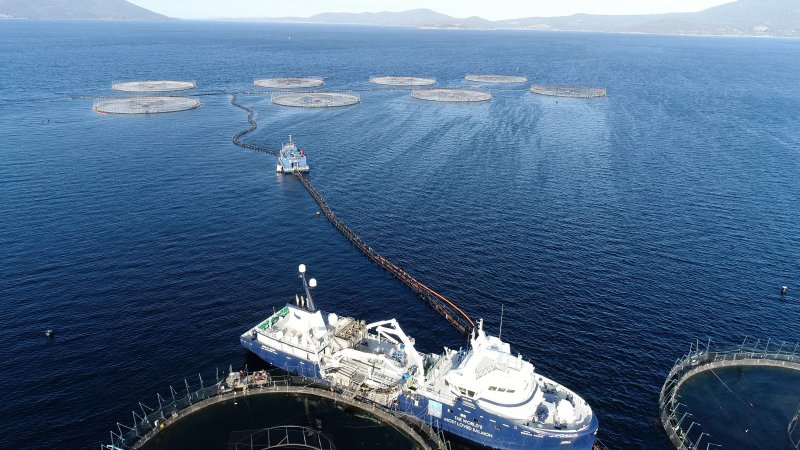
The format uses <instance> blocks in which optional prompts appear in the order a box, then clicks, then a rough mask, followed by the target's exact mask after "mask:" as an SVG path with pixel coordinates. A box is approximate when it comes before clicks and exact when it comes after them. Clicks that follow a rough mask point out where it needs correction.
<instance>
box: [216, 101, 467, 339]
mask: <svg viewBox="0 0 800 450" xmlns="http://www.w3.org/2000/svg"><path fill="white" fill-rule="evenodd" d="M231 104H232V105H233V106H236V107H239V108H241V109H243V110H245V111H247V121H248V123H249V124H250V126H248V127H247V128H245V129H244V130H242V131H239V132H238V133H236V134H234V135H233V139H232V141H233V143H234V144H235V145H238V146H239V147H242V148H246V149H248V150H253V151H257V152H261V153H267V154H269V155H272V156H276V157H277V156H280V152H279V151H277V150H273V149H270V148H268V147H264V146H261V145H256V144H250V143H247V142H243V141H242V138H243V137H244V136H246V135H248V134H249V133H251V132H253V131H255V129H256V128H258V124H257V123H256V121H255V119H254V115H255V111H254V110H253V109H252V108H250V107H249V106H246V105H243V104H241V103H239V100H238V98H237V97H236V94H233V96H232V98H231ZM295 175H296V176H297V178H298V179H299V180H300V182H301V183H302V184H303V186H304V187H305V188H306V190H307V191H308V193H309V194H310V195H311V197H312V198H313V199H314V201H316V202H317V204H318V205H319V207H320V208H321V209H322V212H323V213H324V214H325V217H327V218H328V220H329V221H330V222H331V223H332V224H333V226H334V227H335V228H336V229H337V230H339V232H340V233H342V235H343V236H344V237H345V238H346V239H347V240H348V241H350V243H352V244H353V246H355V247H356V249H358V250H359V251H360V252H361V253H363V254H364V255H365V256H366V257H367V258H369V260H370V261H372V262H374V263H375V264H377V265H378V266H379V267H381V268H382V269H384V270H386V271H387V272H389V273H391V274H392V275H393V276H394V277H395V278H397V279H398V280H400V281H401V282H402V283H403V284H405V285H406V286H408V287H409V288H410V289H411V290H413V291H414V292H415V293H416V294H417V295H418V296H419V297H420V298H421V299H422V300H423V301H424V302H425V303H427V304H428V305H430V306H431V307H432V308H433V309H434V310H435V311H436V312H438V313H439V315H441V316H442V317H444V318H445V320H447V321H448V322H449V323H450V324H451V325H452V326H453V327H454V328H455V329H457V330H458V331H459V332H461V333H463V334H470V333H471V332H472V330H473V329H474V328H475V323H474V322H473V321H472V319H470V318H469V316H468V315H467V314H466V313H465V312H464V311H463V310H461V308H459V307H458V306H456V305H455V304H454V303H453V302H451V301H450V300H448V299H446V298H445V297H444V296H442V295H441V294H439V293H438V292H436V291H434V290H433V289H431V288H429V287H428V286H426V285H425V284H423V283H422V282H420V281H419V280H417V279H416V278H414V277H413V276H411V275H410V274H409V273H408V272H406V271H405V270H403V269H401V268H400V267H399V266H397V265H396V264H394V263H392V262H391V261H389V260H388V259H386V258H385V257H384V256H382V255H381V254H380V253H378V252H377V251H375V250H374V249H373V248H372V247H371V246H369V245H367V243H366V242H364V241H363V240H362V239H361V237H359V236H358V235H357V234H356V233H355V232H354V231H353V230H351V229H350V227H348V226H347V224H345V223H344V222H343V221H342V220H341V219H339V218H338V217H337V216H336V214H334V212H333V210H332V209H331V208H330V206H328V202H326V201H325V198H323V197H322V195H320V193H319V192H317V190H316V189H315V188H314V186H313V185H312V184H311V181H309V179H308V177H307V176H305V175H303V174H302V173H299V172H295Z"/></svg>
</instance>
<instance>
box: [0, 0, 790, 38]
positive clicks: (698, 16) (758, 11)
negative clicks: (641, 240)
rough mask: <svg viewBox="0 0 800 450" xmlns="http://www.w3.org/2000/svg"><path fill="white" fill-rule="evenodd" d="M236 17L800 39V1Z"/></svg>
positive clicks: (125, 16)
mask: <svg viewBox="0 0 800 450" xmlns="http://www.w3.org/2000/svg"><path fill="white" fill-rule="evenodd" d="M0 18H30V19H100V20H171V19H170V18H169V17H167V16H164V15H161V14H158V13H155V12H153V11H150V10H147V9H145V8H142V7H140V6H136V5H134V4H132V3H130V2H127V1H125V0H0ZM235 20H248V21H268V22H300V23H326V24H359V25H383V26H402V27H426V28H459V29H500V28H503V29H523V30H565V31H596V32H622V33H659V34H709V35H736V36H793V37H800V0H738V1H733V2H731V3H726V4H724V5H720V6H716V7H713V8H709V9H706V10H704V11H700V12H696V13H672V14H649V15H631V16H604V15H592V14H575V15H572V16H565V17H526V18H522V19H511V20H498V21H491V20H486V19H483V18H480V17H474V16H473V17H467V18H463V19H459V18H456V17H451V16H448V15H445V14H440V13H438V12H436V11H431V10H429V9H413V10H410V11H403V12H379V13H322V14H317V15H315V16H311V17H282V18H255V19H251V18H247V19H235Z"/></svg>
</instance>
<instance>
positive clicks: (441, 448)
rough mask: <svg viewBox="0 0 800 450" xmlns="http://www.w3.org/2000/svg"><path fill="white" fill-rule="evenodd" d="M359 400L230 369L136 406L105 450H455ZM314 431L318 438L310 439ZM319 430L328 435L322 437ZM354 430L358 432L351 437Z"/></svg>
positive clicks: (347, 393) (296, 380) (416, 422)
mask: <svg viewBox="0 0 800 450" xmlns="http://www.w3.org/2000/svg"><path fill="white" fill-rule="evenodd" d="M220 375H222V377H220ZM198 382H199V383H198ZM359 394H362V395H363V393H360V392H358V391H353V390H347V388H345V387H342V386H333V387H332V386H331V385H329V384H315V382H314V380H311V379H308V378H304V377H300V376H289V375H287V374H286V373H285V372H282V371H280V370H277V369H274V370H258V371H255V372H248V371H246V370H241V371H238V372H236V371H233V370H232V368H230V371H229V372H228V373H227V374H226V373H224V372H223V373H220V372H219V371H217V373H216V376H213V375H212V376H206V377H203V376H201V375H198V376H197V378H196V379H195V380H194V381H193V382H190V381H189V380H188V379H184V380H183V382H181V383H180V384H179V388H178V389H175V388H173V387H172V386H170V388H169V393H168V394H167V395H161V394H157V395H156V399H153V400H154V401H155V400H157V403H151V405H152V406H148V405H146V404H144V403H142V402H139V405H138V406H139V407H138V408H136V409H135V410H134V411H133V413H132V418H133V423H132V424H131V423H130V422H128V424H127V425H126V424H123V423H120V422H117V424H116V427H115V429H114V430H112V431H111V433H110V438H111V441H110V442H109V443H108V444H107V445H105V446H104V448H105V447H107V448H117V449H144V450H160V449H173V448H225V443H226V442H227V443H228V447H227V448H229V449H231V448H235V449H239V450H245V449H247V450H256V449H259V450H263V449H265V448H278V447H276V446H275V445H276V444H277V445H280V444H279V443H280V442H283V443H284V444H287V443H290V442H291V443H292V444H296V443H298V444H299V443H301V442H300V441H301V440H302V438H303V437H304V436H305V438H306V441H305V445H306V446H305V447H301V448H306V449H310V448H317V449H320V450H333V443H338V444H340V445H339V446H340V447H341V448H356V447H358V446H359V444H363V441H362V439H368V440H370V441H374V442H382V443H383V445H382V446H381V448H386V449H387V450H410V449H414V448H426V449H431V450H446V449H448V448H450V443H449V442H447V441H446V440H445V438H444V436H443V435H442V434H440V433H437V432H436V431H434V430H433V429H432V428H431V427H430V426H429V425H428V424H427V423H426V422H424V421H421V420H420V419H419V418H417V417H416V416H413V415H407V414H403V413H401V412H399V411H396V410H395V409H393V408H391V407H388V406H382V405H381V404H380V403H378V402H376V397H371V398H361V397H360V395H359ZM239 404H243V405H241V406H238V405H239ZM130 418H131V416H129V420H130ZM327 424H332V425H336V426H331V427H328V426H326V425H327ZM309 426H313V427H314V428H315V429H316V430H317V431H316V432H314V433H308V430H309ZM265 427H267V428H265ZM301 428H302V429H301ZM322 428H324V429H325V430H326V433H325V435H322V434H321V433H319V430H320V429H322ZM353 429H359V430H360V432H359V433H358V434H357V435H353V432H352V430H353ZM298 431H299V433H298ZM326 443H327V444H328V445H326ZM314 444H316V445H314ZM231 446H233V447H231ZM281 448H298V447H290V446H286V445H284V446H283V447H281Z"/></svg>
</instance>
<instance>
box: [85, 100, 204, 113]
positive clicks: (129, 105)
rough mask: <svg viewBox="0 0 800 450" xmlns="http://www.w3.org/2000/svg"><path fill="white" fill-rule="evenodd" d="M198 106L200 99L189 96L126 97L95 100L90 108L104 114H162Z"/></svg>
mask: <svg viewBox="0 0 800 450" xmlns="http://www.w3.org/2000/svg"><path fill="white" fill-rule="evenodd" d="M199 106H200V100H198V99H196V98H190V97H126V98H113V99H104V100H96V101H95V102H94V105H93V107H92V109H94V110H95V111H97V112H100V113H106V114H162V113H171V112H178V111H188V110H190V109H195V108H197V107H199Z"/></svg>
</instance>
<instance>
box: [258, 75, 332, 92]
mask: <svg viewBox="0 0 800 450" xmlns="http://www.w3.org/2000/svg"><path fill="white" fill-rule="evenodd" d="M253 84H254V85H256V86H258V87H264V88H273V89H307V88H313V87H319V86H322V85H323V84H325V82H324V81H322V78H314V77H306V78H261V79H257V80H253Z"/></svg>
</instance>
